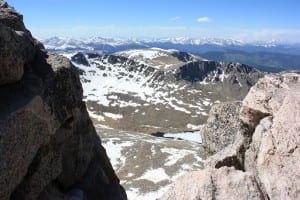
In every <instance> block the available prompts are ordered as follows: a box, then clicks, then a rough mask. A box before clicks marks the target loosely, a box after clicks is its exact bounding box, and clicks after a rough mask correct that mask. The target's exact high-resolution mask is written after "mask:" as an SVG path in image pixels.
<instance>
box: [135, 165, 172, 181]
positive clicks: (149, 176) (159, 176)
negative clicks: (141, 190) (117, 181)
mask: <svg viewBox="0 0 300 200" xmlns="http://www.w3.org/2000/svg"><path fill="white" fill-rule="evenodd" d="M138 179H146V180H149V181H152V182H153V183H158V182H160V181H163V180H166V179H167V180H168V179H170V177H169V176H168V175H167V174H166V172H165V170H164V169H163V168H157V169H150V170H148V171H146V172H145V173H144V174H143V175H142V176H141V177H139V178H138Z"/></svg>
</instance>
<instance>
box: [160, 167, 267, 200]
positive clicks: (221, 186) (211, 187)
mask: <svg viewBox="0 0 300 200" xmlns="http://www.w3.org/2000/svg"><path fill="white" fill-rule="evenodd" d="M198 199H201V200H210V199H228V200H229V199H252V200H255V199H257V200H261V199H263V196H262V194H261V192H260V189H259V187H258V184H257V182H256V180H255V177H254V176H253V175H252V174H251V173H248V172H242V171H238V170H235V169H234V168H229V167H222V168H220V169H214V168H206V169H204V170H202V171H195V172H190V173H188V174H186V175H183V176H182V177H180V178H178V179H177V181H176V182H175V183H174V184H173V185H172V187H171V188H170V189H169V190H168V191H167V192H166V193H165V194H164V195H163V196H162V197H161V198H160V200H198Z"/></svg>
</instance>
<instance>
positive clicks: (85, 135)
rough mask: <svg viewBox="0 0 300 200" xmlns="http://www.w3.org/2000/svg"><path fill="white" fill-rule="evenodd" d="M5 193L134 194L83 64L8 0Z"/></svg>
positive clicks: (2, 127)
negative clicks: (112, 151)
mask: <svg viewBox="0 0 300 200" xmlns="http://www.w3.org/2000/svg"><path fill="white" fill-rule="evenodd" d="M0 8H1V11H0V47H1V53H2V54H1V56H2V57H1V59H0V69H1V70H0V71H1V72H0V93H1V98H0V188H1V189H0V199H3V200H5V199H72V198H73V197H74V198H75V197H81V199H126V193H125V191H124V190H123V188H122V187H121V186H120V184H119V179H118V177H117V176H116V175H115V173H114V170H113V168H112V166H111V164H110V161H109V158H108V157H107V155H106V152H105V149H104V148H103V147H102V145H101V140H100V138H99V137H98V136H97V134H96V131H95V129H94V127H93V125H92V122H91V120H90V118H89V116H88V113H87V111H86V106H85V103H84V102H83V101H82V87H81V83H80V79H79V75H78V71H77V69H76V68H75V67H74V66H73V65H72V64H71V63H70V62H69V61H68V59H67V58H65V57H63V56H59V55H55V54H47V53H45V51H44V49H43V47H42V45H41V44H40V43H39V42H37V41H36V40H35V39H34V38H32V37H31V34H30V32H29V31H27V30H26V29H25V27H23V26H22V24H23V21H20V20H22V17H21V15H19V14H18V13H16V12H15V11H14V9H12V8H11V7H9V6H8V5H7V4H6V3H4V2H3V1H0Z"/></svg>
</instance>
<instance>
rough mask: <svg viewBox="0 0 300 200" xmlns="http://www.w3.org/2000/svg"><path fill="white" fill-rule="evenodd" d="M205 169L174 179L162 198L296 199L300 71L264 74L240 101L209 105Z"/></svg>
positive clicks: (299, 175) (299, 195)
mask: <svg viewBox="0 0 300 200" xmlns="http://www.w3.org/2000/svg"><path fill="white" fill-rule="evenodd" d="M202 132H203V140H204V144H205V146H206V148H207V150H208V151H209V152H210V153H214V154H213V156H211V157H209V158H208V159H207V160H206V162H205V166H206V167H205V169H204V170H201V171H195V172H192V173H189V174H186V175H184V176H182V177H181V178H179V179H178V180H177V181H176V182H175V183H174V184H173V186H172V187H171V189H170V190H169V191H168V192H167V193H166V194H165V195H164V196H163V197H162V199H164V200H166V199H168V200H171V199H172V200H174V199H177V200H185V199H186V200H190V199H295V200H296V199H300V192H299V191H300V168H299V166H300V160H299V158H300V149H299V146H300V75H299V74H296V73H287V74H281V75H266V76H265V77H264V78H262V79H260V80H259V81H258V82H257V84H256V85H255V86H254V87H252V88H251V90H250V92H249V93H248V95H247V96H246V98H245V99H244V100H243V102H242V103H238V102H233V103H225V104H219V105H216V106H215V107H213V108H212V110H211V112H210V115H209V118H208V121H207V124H206V125H205V127H204V130H203V131H202Z"/></svg>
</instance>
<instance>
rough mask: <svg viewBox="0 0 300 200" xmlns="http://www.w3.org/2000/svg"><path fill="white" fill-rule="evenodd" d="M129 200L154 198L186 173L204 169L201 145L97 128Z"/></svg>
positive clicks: (151, 199) (159, 195) (150, 199)
mask: <svg viewBox="0 0 300 200" xmlns="http://www.w3.org/2000/svg"><path fill="white" fill-rule="evenodd" d="M96 130H97V133H98V134H99V136H100V137H101V139H102V144H103V146H104V147H105V149H106V151H107V154H108V156H109V157H110V160H111V163H112V165H113V167H114V170H115V171H116V173H117V175H118V177H119V178H120V179H121V180H122V181H121V184H122V186H123V187H124V188H125V189H126V193H127V196H128V199H129V200H135V199H143V200H147V199H149V200H153V199H157V198H159V197H161V196H162V194H163V193H164V192H165V191H167V190H168V188H169V187H170V185H171V183H172V181H174V180H175V179H176V178H178V177H179V176H181V175H183V174H185V173H186V172H190V171H194V170H197V169H201V168H202V167H203V163H202V160H203V159H204V158H205V155H204V153H202V152H203V149H202V146H201V145H200V144H197V143H193V142H190V141H186V140H174V139H169V138H161V137H154V136H151V135H147V134H143V133H138V132H129V131H118V130H115V129H104V128H101V127H99V126H98V127H96Z"/></svg>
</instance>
